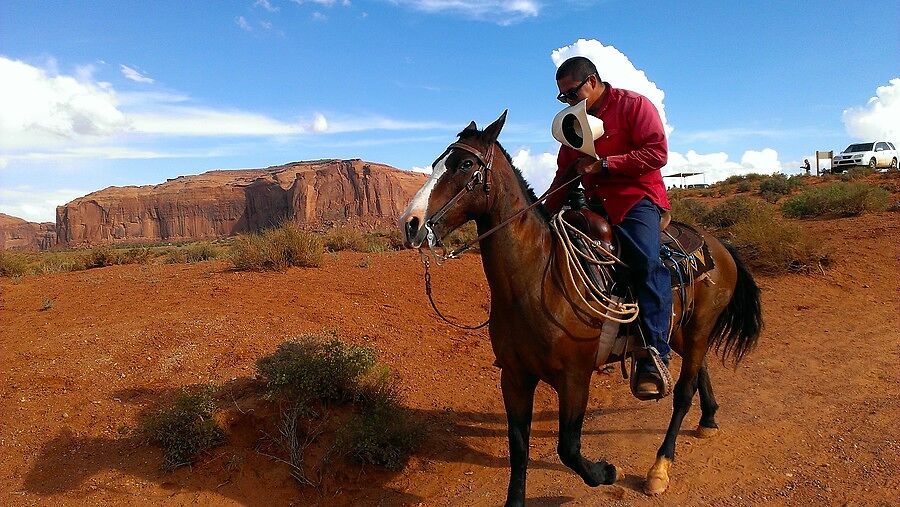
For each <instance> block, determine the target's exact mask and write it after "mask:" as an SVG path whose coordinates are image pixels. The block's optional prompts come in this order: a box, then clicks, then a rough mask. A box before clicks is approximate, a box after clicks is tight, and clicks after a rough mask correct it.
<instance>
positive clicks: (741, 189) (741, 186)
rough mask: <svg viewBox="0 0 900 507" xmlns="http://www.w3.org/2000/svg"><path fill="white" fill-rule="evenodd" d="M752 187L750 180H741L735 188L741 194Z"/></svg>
mask: <svg viewBox="0 0 900 507" xmlns="http://www.w3.org/2000/svg"><path fill="white" fill-rule="evenodd" d="M750 188H751V187H750V182H749V181H741V182H738V184H737V186H736V187H735V190H737V192H738V193H739V194H743V193H745V192H749V191H750Z"/></svg>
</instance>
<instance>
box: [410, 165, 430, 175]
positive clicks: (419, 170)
mask: <svg viewBox="0 0 900 507" xmlns="http://www.w3.org/2000/svg"><path fill="white" fill-rule="evenodd" d="M410 171H412V172H414V173H424V174H431V173H432V172H433V171H432V169H431V166H428V167H419V166H413V168H412V169H410Z"/></svg>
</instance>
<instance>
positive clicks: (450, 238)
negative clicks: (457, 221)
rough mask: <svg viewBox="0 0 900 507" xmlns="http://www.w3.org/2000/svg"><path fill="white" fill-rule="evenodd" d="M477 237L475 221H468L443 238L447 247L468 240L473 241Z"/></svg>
mask: <svg viewBox="0 0 900 507" xmlns="http://www.w3.org/2000/svg"><path fill="white" fill-rule="evenodd" d="M477 237H478V226H477V225H475V222H468V223H466V224H464V225H463V226H462V227H460V228H458V229H456V230H455V231H453V232H452V233H450V234H449V235H447V237H446V238H444V240H443V241H444V246H446V247H447V248H456V247H460V246H463V245H464V244H466V243H468V242H469V241H473V240H474V239H475V238H477ZM473 249H475V250H477V249H478V243H475V244H474V248H473Z"/></svg>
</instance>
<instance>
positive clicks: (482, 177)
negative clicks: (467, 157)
mask: <svg viewBox="0 0 900 507" xmlns="http://www.w3.org/2000/svg"><path fill="white" fill-rule="evenodd" d="M453 148H459V149H461V150H464V151H467V152H469V153H471V154H472V155H475V158H477V159H478V162H479V164H481V168H484V173H482V172H481V168H479V169H478V170H476V171H475V172H474V173H472V177H471V178H469V181H468V182H467V183H466V185H465V186H464V187H463V188H461V189H460V190H459V192H457V193H456V195H454V196H453V197H452V198H451V199H450V200H449V201H447V202H446V203H445V204H444V205H443V206H441V209H439V210H438V211H437V212H436V213H434V214H433V215H432V216H431V217H430V218H429V219H428V220H426V221H425V225H424V227H425V230H426V231H427V233H426V242H427V244H428V250H429V252H430V253H431V256H432V257H434V261H435V262H436V263H437V264H438V265H441V264H442V263H444V261H446V260H448V259H456V258H459V256H460V255H461V254H462V253H463V252H466V251H467V250H469V249H471V248H472V247H473V246H474V245H475V243H477V242H479V241H481V240H482V239H484V238H486V237H488V236H490V235H491V234H494V233H495V232H497V231H499V230H500V229H502V228H504V227H506V226H507V225H509V224H510V223H511V222H512V221H513V220H515V219H516V218H518V217H520V216H522V214H524V213H526V212H527V211H528V210H531V209H533V208H534V207H536V206H537V205H538V204H541V203H542V202H543V201H544V200H546V199H547V198H548V197H550V196H551V195H553V194H555V193H557V192H559V191H560V190H563V189H565V188H566V187H568V186H569V185H570V184H572V183H574V182H575V181H577V180H578V179H579V178H581V175H580V174H579V175H577V176H575V177H574V178H572V179H570V180H568V181H566V182H565V183H563V184H562V185H560V186H558V187H557V188H555V189H553V190H552V191H551V190H550V189H547V191H546V192H544V193H543V194H542V195H541V196H540V197H539V198H538V199H537V200H535V201H534V202H533V203H531V204H530V205H528V206H526V207H525V208H522V209H520V210H519V211H517V212H516V213H514V214H513V215H512V216H510V217H509V218H507V219H506V220H504V221H502V222H500V223H499V224H497V225H495V226H494V227H492V228H490V229H489V230H488V231H486V232H484V233H483V234H480V235H479V236H478V237H477V238H475V239H472V240H469V241H467V242H466V243H465V244H463V245H462V246H461V247H459V248H456V249H454V250H452V251H450V252H449V253H444V254H439V253H438V252H436V251H435V249H434V245H435V244H436V243H437V241H436V240H437V238H436V237H435V235H434V230H433V229H432V227H433V226H434V225H435V224H437V223H438V222H439V221H440V220H441V219H442V218H443V217H444V215H445V214H446V213H447V211H449V210H450V208H451V207H452V206H453V205H454V204H456V201H458V200H459V199H461V198H462V196H463V195H465V194H466V193H467V192H472V191H474V190H475V187H477V186H478V185H481V186H482V188H484V193H485V194H486V195H488V196H490V187H491V183H490V171H491V164H492V163H493V155H494V146H493V144H492V145H491V146H490V148H489V152H488V156H487V157H485V156H484V155H483V154H482V153H481V152H480V151H479V150H478V149H476V148H474V147H472V146H469V145H468V144H463V143H453V144H451V145H450V146H448V147H447V149H446V150H444V153H443V154H442V155H441V156H440V157H438V158H437V160H440V159H441V158H443V157H444V155H446V154H447V152H448V151H450V150H452V149H453ZM444 252H446V249H445V250H444ZM419 255H420V256H421V258H422V265H423V266H425V294H427V295H428V301H429V302H430V303H431V307H432V308H434V311H435V313H437V314H438V316H439V317H440V318H441V319H442V320H443V321H444V322H446V323H447V324H450V325H451V326H453V327H456V328H459V329H469V330H475V329H481V328H483V327H484V326H486V325H488V323H489V322H490V321H491V318H490V316H488V318H487V320H485V321H484V322H482V323H481V324H479V325H477V326H467V325H465V324H458V323H456V322H453V321H451V320H450V319H448V318H447V317H445V316H444V314H442V313H441V311H440V310H439V309H438V307H437V305H436V304H435V302H434V298H433V297H432V295H431V292H432V289H431V272H430V271H429V267H430V264H431V263H430V262H429V261H428V257H427V256H426V255H425V253H424V252H423V251H422V250H421V249H419Z"/></svg>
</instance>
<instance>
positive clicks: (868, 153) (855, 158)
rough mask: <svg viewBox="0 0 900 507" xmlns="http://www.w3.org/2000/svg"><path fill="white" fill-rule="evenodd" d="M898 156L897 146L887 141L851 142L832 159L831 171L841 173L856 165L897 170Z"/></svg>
mask: <svg viewBox="0 0 900 507" xmlns="http://www.w3.org/2000/svg"><path fill="white" fill-rule="evenodd" d="M897 157H898V155H897V148H896V147H895V146H894V144H893V143H889V142H887V141H878V142H875V143H857V144H851V145H850V146H848V147H847V149H845V150H844V151H842V152H840V153H838V154H837V155H835V157H834V158H833V159H832V160H831V172H833V173H839V172H842V171H844V170H845V169H850V168H851V167H854V166H869V169H878V168H879V167H887V168H889V169H891V170H894V171H896V170H897Z"/></svg>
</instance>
